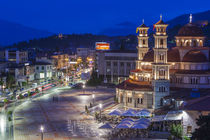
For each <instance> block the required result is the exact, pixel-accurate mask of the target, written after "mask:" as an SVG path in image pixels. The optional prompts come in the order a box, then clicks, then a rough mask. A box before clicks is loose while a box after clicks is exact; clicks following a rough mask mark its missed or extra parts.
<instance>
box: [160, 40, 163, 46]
mask: <svg viewBox="0 0 210 140" xmlns="http://www.w3.org/2000/svg"><path fill="white" fill-rule="evenodd" d="M160 46H161V47H163V39H160Z"/></svg>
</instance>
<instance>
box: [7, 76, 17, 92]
mask: <svg viewBox="0 0 210 140" xmlns="http://www.w3.org/2000/svg"><path fill="white" fill-rule="evenodd" d="M14 83H15V77H14V76H13V75H10V74H7V77H6V87H7V88H9V89H10V88H11V87H12V85H13V84H14Z"/></svg>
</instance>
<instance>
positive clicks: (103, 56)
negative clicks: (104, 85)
mask: <svg viewBox="0 0 210 140" xmlns="http://www.w3.org/2000/svg"><path fill="white" fill-rule="evenodd" d="M136 59H137V53H136V52H135V51H131V50H124V51H123V50H110V51H98V52H97V54H96V67H97V71H98V76H100V77H103V78H104V81H107V82H115V83H118V82H119V80H120V78H123V79H124V78H127V77H128V76H129V73H130V71H131V70H132V69H134V68H135V65H136V64H135V61H136Z"/></svg>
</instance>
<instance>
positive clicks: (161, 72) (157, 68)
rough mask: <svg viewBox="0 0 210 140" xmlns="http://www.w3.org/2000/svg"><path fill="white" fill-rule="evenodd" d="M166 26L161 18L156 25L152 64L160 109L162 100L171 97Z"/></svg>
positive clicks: (156, 99) (155, 91)
mask: <svg viewBox="0 0 210 140" xmlns="http://www.w3.org/2000/svg"><path fill="white" fill-rule="evenodd" d="M167 26H168V24H165V23H164V22H163V20H162V16H160V20H159V21H158V22H157V23H156V24H154V28H155V30H156V32H155V34H154V38H155V47H154V48H153V50H154V62H153V64H152V75H153V81H152V84H153V87H154V96H153V97H154V100H153V102H154V108H155V109H156V108H159V107H161V106H162V105H163V103H162V98H163V97H164V96H167V95H169V91H170V86H169V84H170V81H169V66H170V65H169V64H168V63H167V51H168V48H167V37H168V36H167V33H166V28H167Z"/></svg>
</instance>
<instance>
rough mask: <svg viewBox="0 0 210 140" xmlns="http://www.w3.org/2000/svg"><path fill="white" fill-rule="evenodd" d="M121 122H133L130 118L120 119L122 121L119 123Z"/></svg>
mask: <svg viewBox="0 0 210 140" xmlns="http://www.w3.org/2000/svg"><path fill="white" fill-rule="evenodd" d="M123 121H131V122H134V121H135V120H134V119H132V118H125V119H122V120H121V122H123Z"/></svg>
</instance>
